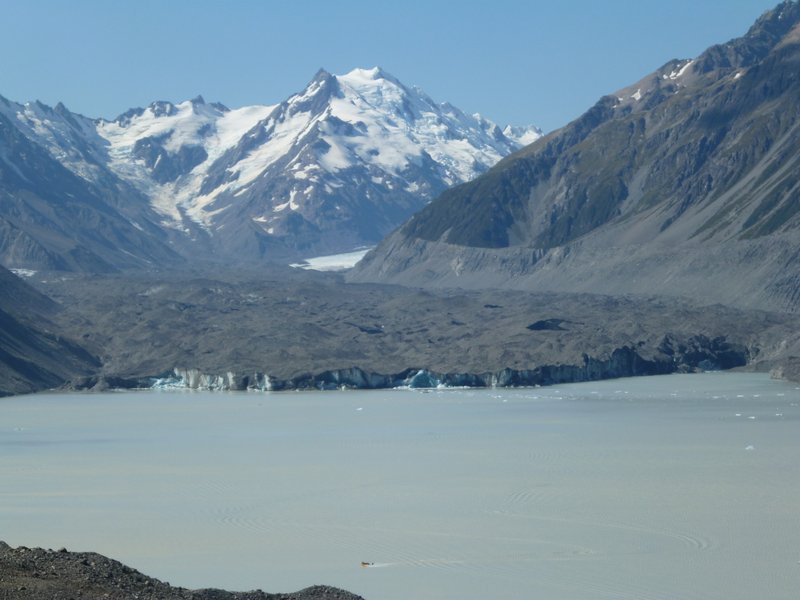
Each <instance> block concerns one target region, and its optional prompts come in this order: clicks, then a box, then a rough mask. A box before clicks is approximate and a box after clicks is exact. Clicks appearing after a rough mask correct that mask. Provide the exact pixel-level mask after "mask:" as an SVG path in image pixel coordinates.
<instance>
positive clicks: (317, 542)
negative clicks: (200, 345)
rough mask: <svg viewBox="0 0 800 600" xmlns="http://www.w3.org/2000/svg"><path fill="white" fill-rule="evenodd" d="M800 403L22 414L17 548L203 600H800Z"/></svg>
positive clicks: (11, 497) (656, 390)
mask: <svg viewBox="0 0 800 600" xmlns="http://www.w3.org/2000/svg"><path fill="white" fill-rule="evenodd" d="M798 404H800V390H798V388H797V387H796V386H794V385H790V384H785V383H780V382H775V381H770V380H769V379H768V378H766V377H765V376H762V375H751V374H705V375H692V376H667V377H658V378H642V379H629V380H616V381H607V382H601V383H590V384H580V385H565V386H560V387H556V388H540V389H518V390H448V391H432V392H429V393H423V392H420V391H376V392H324V393H321V392H320V393H291V392H289V393H281V394H262V393H230V394H226V393H191V392H141V393H140V392H128V393H111V394H97V395H78V394H45V395H37V396H26V397H18V398H10V399H3V400H0V539H3V540H5V541H7V542H8V543H10V544H11V545H15V546H16V545H26V546H43V547H51V548H58V547H61V546H66V547H68V548H69V549H73V550H93V551H98V552H102V553H104V554H107V555H109V556H112V557H114V558H117V559H119V560H122V561H124V562H126V563H128V564H130V565H132V566H134V567H136V568H137V569H139V570H141V571H143V572H145V573H147V574H149V575H152V576H155V577H158V578H160V579H163V580H167V581H169V582H171V583H172V584H173V585H181V586H185V587H204V586H215V587H226V588H228V589H253V588H261V589H264V590H267V591H292V590H297V589H300V588H302V587H305V586H307V585H310V584H314V583H325V584H330V585H336V586H340V587H344V588H346V589H349V590H351V591H354V592H356V593H359V594H362V595H364V596H365V597H366V598H367V599H368V600H393V599H400V598H403V599H409V598H415V599H428V598H431V599H435V598H446V599H456V598H457V599H472V598H474V599H481V600H484V599H486V598H496V599H503V598H508V599H511V598H513V599H520V598H535V599H542V600H553V599H555V600H558V599H564V600H580V599H589V600H594V599H614V600H620V599H637V600H642V599H656V598H659V599H665V600H666V599H669V600H674V599H676V598H680V599H682V600H688V599H725V600H734V599H739V598H741V599H748V600H750V599H752V598H770V599H772V600H780V599H787V600H788V599H792V600H795V599H796V598H797V597H798V595H797V594H798V590H800V407H798ZM361 561H367V562H372V563H374V566H373V567H368V568H363V567H361V566H360V563H361Z"/></svg>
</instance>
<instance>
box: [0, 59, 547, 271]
mask: <svg viewBox="0 0 800 600" xmlns="http://www.w3.org/2000/svg"><path fill="white" fill-rule="evenodd" d="M0 117H2V118H4V119H5V121H4V124H3V126H2V128H1V129H0V134H3V135H5V136H7V139H5V140H4V139H1V138H0V161H1V162H0V165H2V166H3V167H4V168H5V169H6V171H7V172H8V176H7V177H6V179H4V180H2V181H3V182H5V181H6V180H11V179H13V176H15V175H18V174H19V173H20V172H22V171H21V170H24V169H26V168H28V169H30V168H34V169H38V170H39V171H40V172H48V173H51V174H53V173H55V174H56V175H53V177H56V178H62V179H65V180H74V179H75V178H77V179H78V180H80V187H81V192H80V194H76V195H77V196H79V197H81V198H89V197H91V198H93V200H92V207H91V209H87V210H91V211H92V212H93V217H92V218H93V219H98V218H100V216H99V215H100V213H103V214H105V213H108V214H110V213H111V212H114V213H117V214H116V215H115V217H116V219H117V221H119V225H118V226H117V229H118V230H119V231H122V230H123V229H129V228H133V229H134V230H137V231H138V233H135V232H130V233H128V234H126V236H127V237H128V238H131V239H130V240H128V239H125V238H124V237H118V236H117V237H115V235H114V233H115V232H112V231H107V232H106V233H107V236H106V238H104V239H97V240H88V239H86V236H84V237H83V239H81V237H80V235H78V236H76V237H77V238H78V239H75V240H70V241H71V242H73V245H75V246H77V247H80V248H81V249H82V251H84V252H85V253H86V254H87V255H100V256H98V258H97V259H93V261H94V265H95V266H92V264H91V261H88V260H84V261H82V262H81V261H71V262H65V261H63V260H62V261H60V260H58V257H57V254H58V253H57V252H50V253H49V254H48V253H47V252H44V253H43V252H42V251H35V249H34V248H33V246H37V247H38V246H42V245H44V246H47V243H46V241H43V239H42V238H46V237H47V233H48V232H46V231H41V230H38V229H35V228H31V227H30V225H29V223H30V222H31V221H33V220H36V219H37V218H38V217H37V216H35V215H33V214H31V208H30V207H28V206H27V205H26V203H25V201H24V200H22V199H21V198H19V194H17V193H16V191H13V190H9V189H7V185H6V184H5V183H2V182H0V192H5V193H6V194H7V195H8V196H9V197H13V198H11V200H12V201H13V204H14V207H15V208H14V210H13V211H12V210H8V211H5V214H2V211H0V218H5V220H6V221H7V223H8V224H7V225H6V229H7V230H8V231H12V230H14V231H15V234H14V235H15V237H25V238H26V239H28V238H30V240H31V241H30V245H31V248H30V250H29V251H27V252H25V251H22V250H20V248H22V249H24V248H25V247H26V246H21V247H20V246H19V245H18V249H17V251H16V252H11V251H10V250H9V249H8V248H6V250H5V252H0V262H2V264H5V265H6V266H11V267H22V268H40V269H41V268H45V269H79V270H80V269H83V270H92V269H102V270H106V271H107V270H109V269H114V268H131V267H134V268H135V267H136V266H137V265H138V266H143V265H151V266H152V265H156V266H157V265H159V264H161V265H163V266H169V267H171V266H174V265H176V264H180V262H182V261H185V260H187V259H188V260H190V261H193V260H196V259H197V258H198V257H202V258H203V259H205V260H211V261H215V262H217V263H223V264H224V263H231V261H234V262H237V261H249V262H258V261H262V260H280V261H285V260H287V259H296V258H299V257H304V256H309V255H313V254H314V253H316V254H324V253H336V252H341V251H347V250H353V249H355V248H357V247H363V246H366V245H373V244H375V243H377V242H378V241H379V240H380V239H381V238H382V237H383V235H385V234H386V233H388V232H389V231H390V230H391V229H394V228H395V227H396V226H397V225H399V224H400V223H402V221H403V220H405V219H406V218H407V217H408V216H409V215H410V214H411V213H413V212H414V211H415V210H417V209H418V208H420V207H421V206H422V205H424V203H425V202H427V201H428V200H429V199H430V198H432V197H433V196H434V195H435V194H437V193H439V192H441V191H442V190H443V189H445V188H446V187H448V186H449V185H452V184H455V183H459V182H462V181H465V180H467V179H470V178H472V177H475V176H477V175H478V174H479V173H481V172H483V171H485V170H486V169H488V168H489V167H490V166H491V165H492V164H494V163H495V162H496V161H497V160H499V159H500V158H502V156H504V155H506V154H508V153H510V152H511V151H513V150H515V149H517V148H519V147H520V146H521V144H522V141H520V140H525V141H528V140H530V139H532V138H535V137H536V136H538V135H540V132H539V131H538V130H536V129H535V128H533V127H523V128H519V127H511V126H507V127H506V128H505V133H504V130H502V129H501V128H500V127H498V126H497V125H495V124H494V123H492V122H491V121H488V120H486V119H484V118H482V117H480V116H470V115H466V114H464V113H463V112H461V111H460V110H458V109H456V108H455V107H453V106H452V105H450V104H447V103H441V104H439V103H436V102H434V101H433V100H431V99H430V98H429V97H428V96H427V95H425V94H424V92H422V91H421V90H419V89H418V88H410V87H407V86H405V85H403V84H402V83H401V82H400V81H399V80H398V79H397V78H395V77H393V76H391V75H390V74H388V73H386V72H385V71H384V70H382V69H380V68H377V67H376V68H373V69H354V70H352V71H350V72H349V73H347V74H345V75H332V74H331V73H328V72H327V71H325V70H324V69H320V70H319V71H318V72H317V74H316V75H315V76H314V78H312V80H311V81H310V82H309V84H308V85H307V86H306V87H305V88H304V89H303V90H302V91H301V92H299V93H297V94H294V95H292V96H289V97H288V98H287V99H286V100H284V101H283V102H281V103H279V104H275V105H254V106H246V107H241V108H237V109H229V108H228V107H225V106H224V105H222V104H219V103H211V104H209V103H206V102H205V100H204V99H203V98H202V96H197V97H195V98H193V99H191V100H186V101H184V102H180V103H177V104H175V103H172V102H169V101H156V102H153V103H151V104H150V105H148V106H147V107H144V108H132V109H129V110H128V111H126V112H124V113H122V114H121V115H119V116H118V117H116V118H115V119H112V120H105V119H90V118H87V117H84V116H81V115H78V114H75V113H71V112H70V111H69V110H68V109H66V107H64V105H63V104H61V103H59V104H58V105H57V106H56V107H55V108H51V107H48V106H46V105H44V104H42V103H40V102H38V101H37V102H29V103H26V104H18V103H15V102H12V101H9V100H7V99H5V98H2V97H0ZM22 139H24V140H25V143H26V144H27V145H28V147H29V148H31V149H35V151H34V150H30V151H28V152H20V151H11V150H9V148H11V147H12V146H13V145H14V144H17V146H18V145H19V144H20V143H21V140H22ZM14 140H16V141H14ZM3 148H6V150H5V151H4V150H3ZM26 161H27V163H29V164H27V166H26ZM34 163H35V164H34ZM53 163H57V164H59V165H60V167H63V168H64V169H66V170H67V171H69V173H70V174H69V175H67V174H65V173H63V172H61V171H60V170H59V168H56V167H54V166H53ZM45 164H46V165H49V166H43V165H45ZM51 179H52V177H51ZM27 181H28V183H29V184H30V185H29V187H31V186H32V187H33V188H36V189H35V190H33V191H35V193H36V194H37V195H38V196H39V197H40V198H42V199H43V200H44V201H45V202H46V203H47V204H48V207H50V206H55V205H58V203H59V202H62V201H63V199H60V198H56V196H58V192H57V190H58V189H59V188H60V187H63V186H62V185H60V183H59V182H56V181H49V182H48V185H47V188H48V189H47V190H45V189H40V188H43V186H40V185H38V183H37V179H36V178H28V180H27ZM54 190H55V191H54ZM107 206H108V207H110V208H107ZM62 216H63V215H62ZM104 218H109V217H108V215H106V217H104ZM64 219H65V220H64V222H63V227H60V224H59V223H53V224H52V226H51V227H52V228H53V229H56V230H58V229H61V230H63V231H70V230H79V229H81V228H85V226H86V225H85V223H84V222H82V221H81V220H80V219H76V220H73V219H70V218H67V217H64ZM123 222H127V224H126V225H123V224H122V223H123ZM16 230H20V231H19V232H16ZM133 238H137V239H136V241H135V242H134V241H132V240H133ZM144 238H155V239H149V240H148V241H146V240H145V239H144ZM63 243H64V244H67V243H68V242H67V241H64V242H63ZM154 243H155V244H157V245H161V246H162V248H161V250H160V252H161V254H162V256H160V257H159V256H156V254H157V253H154V252H155V251H154V252H150V254H149V255H145V256H143V255H142V252H141V249H142V248H143V247H145V246H147V245H148V244H154ZM104 245H105V246H108V245H112V246H117V247H119V248H121V249H123V250H124V252H127V253H128V254H129V255H131V256H130V257H128V258H122V257H120V256H119V254H120V253H119V252H117V253H116V254H114V253H111V254H109V253H108V251H107V250H103V251H102V252H101V251H100V249H99V248H98V246H104ZM45 254H46V255H47V257H46V258H44V257H43V256H44V255H45ZM173 254H174V256H173ZM134 259H135V260H134Z"/></svg>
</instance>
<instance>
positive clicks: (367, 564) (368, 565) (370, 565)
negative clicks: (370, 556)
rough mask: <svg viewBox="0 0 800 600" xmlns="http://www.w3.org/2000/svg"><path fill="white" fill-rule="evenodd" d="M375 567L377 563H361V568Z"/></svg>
mask: <svg viewBox="0 0 800 600" xmlns="http://www.w3.org/2000/svg"><path fill="white" fill-rule="evenodd" d="M374 565H375V563H371V562H366V561H363V560H362V561H361V566H362V567H372V566H374Z"/></svg>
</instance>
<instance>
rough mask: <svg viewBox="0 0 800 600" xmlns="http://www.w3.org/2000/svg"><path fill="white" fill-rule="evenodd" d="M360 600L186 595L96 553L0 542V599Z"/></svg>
mask: <svg viewBox="0 0 800 600" xmlns="http://www.w3.org/2000/svg"><path fill="white" fill-rule="evenodd" d="M72 598H80V599H81V600H101V599H102V600H130V599H131V598H138V599H139V600H156V599H158V600H363V598H361V596H356V595H355V594H351V593H350V592H346V591H344V590H340V589H337V588H332V587H328V586H321V585H317V586H313V587H309V588H306V589H303V590H300V591H299V592H295V593H291V594H268V593H265V592H262V591H261V590H255V591H251V592H226V591H224V590H218V589H203V590H188V589H185V588H182V587H173V586H171V585H170V584H169V583H166V582H163V581H159V580H158V579H153V578H152V577H148V576H147V575H143V574H142V573H140V572H139V571H137V570H136V569H132V568H131V567H128V566H125V565H123V564H122V563H120V562H117V561H116V560H112V559H110V558H106V557H105V556H102V555H100V554H96V553H94V552H69V551H67V550H66V549H65V548H61V549H60V550H57V551H54V550H45V549H43V548H26V547H24V546H19V547H17V548H12V547H11V546H9V545H8V544H6V543H4V542H0V599H2V600H68V599H72Z"/></svg>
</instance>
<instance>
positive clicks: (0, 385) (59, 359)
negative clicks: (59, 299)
mask: <svg viewBox="0 0 800 600" xmlns="http://www.w3.org/2000/svg"><path fill="white" fill-rule="evenodd" d="M58 310H59V308H58V306H57V305H56V304H55V303H54V302H53V301H52V300H50V299H49V298H47V297H46V296H43V295H42V294H40V293H39V292H37V291H36V290H34V289H33V288H32V287H30V286H28V285H26V284H25V282H23V281H22V280H20V279H19V278H18V277H17V276H16V275H14V274H13V273H10V272H9V271H7V270H6V269H3V268H2V267H0V396H6V395H10V394H24V393H28V392H35V391H40V390H43V389H47V388H52V387H58V386H60V385H62V384H63V383H64V381H65V380H67V379H72V378H75V377H78V376H81V375H84V376H86V375H89V374H91V373H94V372H96V371H97V370H98V369H99V368H100V367H101V364H100V361H99V360H98V359H97V358H96V357H94V356H93V355H92V354H90V353H89V352H87V351H86V350H84V349H83V348H82V347H81V346H80V345H79V344H77V343H76V342H74V341H72V340H70V339H69V338H67V337H64V336H62V335H61V332H60V330H59V328H58V327H57V326H56V325H54V323H53V318H54V317H55V316H56V314H57V312H58Z"/></svg>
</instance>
